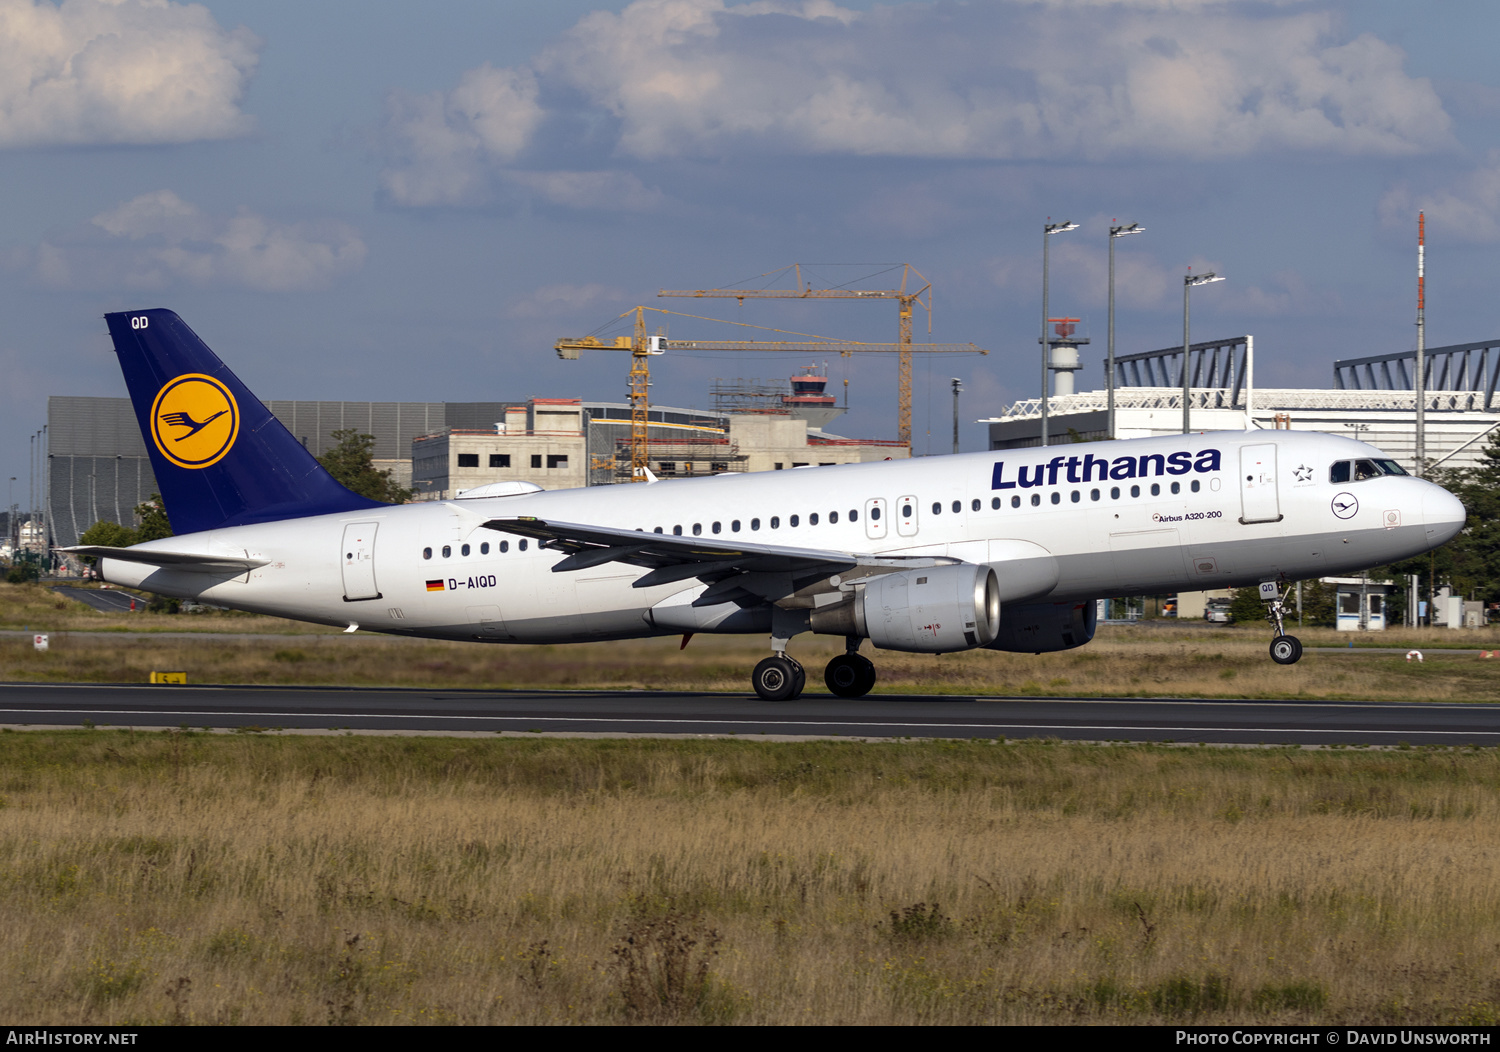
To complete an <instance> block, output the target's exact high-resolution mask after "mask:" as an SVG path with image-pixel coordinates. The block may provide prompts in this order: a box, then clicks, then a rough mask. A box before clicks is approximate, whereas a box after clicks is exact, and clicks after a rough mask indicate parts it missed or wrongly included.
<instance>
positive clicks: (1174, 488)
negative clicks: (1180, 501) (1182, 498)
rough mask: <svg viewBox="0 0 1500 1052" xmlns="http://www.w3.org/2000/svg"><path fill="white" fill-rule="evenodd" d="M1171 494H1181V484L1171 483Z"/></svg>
mask: <svg viewBox="0 0 1500 1052" xmlns="http://www.w3.org/2000/svg"><path fill="white" fill-rule="evenodd" d="M1172 492H1173V493H1181V492H1182V483H1180V482H1174V483H1172Z"/></svg>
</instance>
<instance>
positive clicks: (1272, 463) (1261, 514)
mask: <svg viewBox="0 0 1500 1052" xmlns="http://www.w3.org/2000/svg"><path fill="white" fill-rule="evenodd" d="M1280 521H1281V502H1280V499H1279V498H1278V497H1277V494H1276V444H1275V443H1274V442H1264V443H1260V444H1257V445H1253V446H1241V447H1240V522H1242V523H1245V524H1247V525H1248V524H1249V523H1252V522H1280Z"/></svg>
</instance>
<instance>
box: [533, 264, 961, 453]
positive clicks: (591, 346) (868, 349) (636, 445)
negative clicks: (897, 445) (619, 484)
mask: <svg viewBox="0 0 1500 1052" xmlns="http://www.w3.org/2000/svg"><path fill="white" fill-rule="evenodd" d="M924 280H925V279H924ZM648 310H649V311H655V312H657V313H659V314H674V315H678V316H680V317H687V318H693V317H697V315H692V314H686V315H682V314H679V312H677V311H668V310H662V309H661V308H660V307H646V306H639V307H632V308H631V309H630V310H628V311H626V312H625V313H624V314H621V315H620V317H621V318H624V317H626V316H628V315H631V314H634V315H635V335H634V336H616V337H615V338H614V340H613V341H612V342H609V343H606V342H604V341H603V340H601V339H598V338H597V337H594V336H585V337H582V338H581V339H563V340H558V341H557V343H556V344H554V345H553V346H554V349H555V350H556V351H557V356H558V357H559V358H563V359H566V360H569V361H574V360H577V358H578V355H579V352H580V351H629V352H630V478H631V481H633V482H642V481H645V478H646V470H645V469H646V468H647V467H648V462H649V459H650V444H649V442H648V439H647V430H646V429H647V418H648V410H649V408H650V395H649V393H648V391H649V388H650V386H651V367H650V358H651V356H652V355H655V354H663V353H665V352H666V351H668V350H674V351H724V352H730V353H735V352H746V351H782V352H795V353H799V354H800V353H812V354H839V355H842V356H844V357H848V356H849V355H851V354H892V353H896V354H900V355H902V358H903V360H904V361H905V362H906V373H905V376H906V389H905V390H906V399H905V401H904V403H903V405H904V408H905V413H906V416H905V419H906V430H905V433H904V435H903V437H902V438H901V441H903V442H905V443H906V444H907V446H908V447H909V446H910V445H911V355H912V354H913V353H917V354H989V353H990V352H989V351H987V350H984V349H983V348H981V347H977V346H975V345H974V344H972V343H918V344H914V343H912V342H911V326H910V324H908V325H907V326H906V328H905V330H904V331H905V335H906V337H907V338H906V341H905V342H904V343H899V344H898V343H861V342H859V341H856V340H832V339H825V338H823V337H809V338H807V339H803V340H794V341H781V340H668V339H667V337H666V334H665V332H664V331H663V330H661V329H658V330H657V333H656V335H654V336H651V335H647V333H646V311H648ZM700 320H702V321H722V319H719V318H702V319H700ZM732 324H738V323H732ZM746 327H747V328H762V326H758V325H752V326H746ZM776 331H781V330H776ZM789 335H804V334H802V333H791V334H789Z"/></svg>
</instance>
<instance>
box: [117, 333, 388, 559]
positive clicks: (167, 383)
mask: <svg viewBox="0 0 1500 1052" xmlns="http://www.w3.org/2000/svg"><path fill="white" fill-rule="evenodd" d="M104 320H105V321H107V322H108V323H109V335H110V338H111V339H113V340H114V342H115V353H116V354H117V355H118V356H119V358H120V369H121V370H122V371H123V372H124V373H125V385H126V386H127V387H128V388H129V389H130V400H131V402H132V403H134V405H135V415H136V418H137V419H138V420H139V421H140V425H141V434H142V436H143V437H144V438H145V440H146V449H147V451H148V452H149V453H150V454H151V466H152V468H153V469H154V470H155V472H156V481H157V482H158V483H159V484H160V486H161V495H162V500H163V502H164V503H165V504H166V511H167V517H168V518H169V519H170V520H171V521H172V529H173V530H175V531H176V532H177V533H197V532H199V531H201V530H211V529H215V528H217V527H220V526H241V525H244V524H246V523H251V522H270V521H274V520H277V519H295V518H301V517H303V516H306V515H325V514H329V513H331V512H340V511H360V510H363V509H366V508H378V507H383V505H381V504H380V503H379V502H378V501H373V500H370V499H368V498H367V497H361V496H359V495H358V494H357V493H351V492H350V491H349V490H347V489H345V488H344V487H343V486H341V485H339V484H338V483H337V482H336V481H334V478H333V476H332V475H330V474H328V472H327V471H325V470H324V469H323V465H321V464H319V463H318V462H317V460H316V459H315V458H314V457H313V455H312V454H311V453H309V452H308V451H307V450H306V448H304V447H303V445H302V443H300V442H298V441H297V440H296V439H295V438H293V437H292V435H291V433H290V432H289V431H287V429H286V428H285V427H283V426H282V424H281V421H279V420H277V419H276V417H274V416H272V415H271V411H270V410H269V409H267V408H266V407H265V406H263V405H262V404H261V403H260V400H259V399H258V398H256V397H255V396H254V395H253V394H251V393H250V391H249V390H248V389H247V388H246V387H245V385H244V384H242V383H241V382H240V380H239V377H237V376H235V375H234V373H232V372H230V371H229V369H228V367H226V366H225V365H224V363H223V362H221V361H219V358H218V355H216V354H214V352H213V351H211V350H209V349H208V345H207V344H205V343H204V342H203V341H202V340H200V339H198V336H197V334H195V333H194V332H193V330H192V329H189V328H188V327H187V325H186V324H184V323H183V321H182V319H181V318H179V317H178V316H177V315H176V314H174V313H173V312H172V311H169V310H143V311H128V312H124V313H120V314H106V315H105V316H104Z"/></svg>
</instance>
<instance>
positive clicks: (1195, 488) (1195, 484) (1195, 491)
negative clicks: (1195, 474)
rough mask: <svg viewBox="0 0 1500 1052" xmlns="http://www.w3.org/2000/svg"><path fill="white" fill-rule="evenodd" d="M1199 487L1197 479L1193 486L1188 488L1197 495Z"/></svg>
mask: <svg viewBox="0 0 1500 1052" xmlns="http://www.w3.org/2000/svg"><path fill="white" fill-rule="evenodd" d="M1198 485H1199V484H1198V480H1197V479H1193V484H1192V485H1191V486H1189V487H1188V488H1189V489H1191V490H1192V491H1193V492H1194V493H1197V492H1198Z"/></svg>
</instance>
